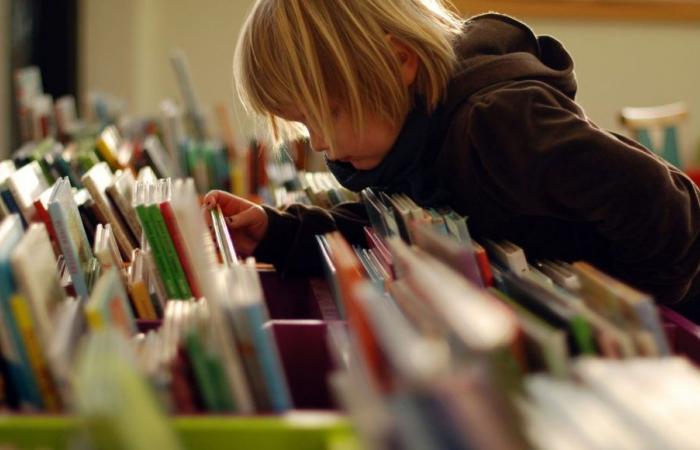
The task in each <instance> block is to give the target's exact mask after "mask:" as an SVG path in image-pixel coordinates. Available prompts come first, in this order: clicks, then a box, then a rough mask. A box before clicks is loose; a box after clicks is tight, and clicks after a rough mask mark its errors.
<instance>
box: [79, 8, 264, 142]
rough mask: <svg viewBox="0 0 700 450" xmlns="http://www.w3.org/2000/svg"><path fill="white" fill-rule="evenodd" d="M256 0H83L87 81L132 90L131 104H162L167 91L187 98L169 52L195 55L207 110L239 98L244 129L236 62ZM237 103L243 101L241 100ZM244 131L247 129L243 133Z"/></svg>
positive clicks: (86, 86)
mask: <svg viewBox="0 0 700 450" xmlns="http://www.w3.org/2000/svg"><path fill="white" fill-rule="evenodd" d="M251 4H252V1H251V0H233V1H229V0H174V1H168V0H119V1H116V0H114V1H112V0H81V20H80V23H81V24H82V26H83V30H84V33H83V36H82V38H81V45H82V55H81V56H82V58H81V61H82V64H81V69H80V73H81V83H80V84H81V89H82V91H83V92H88V91H89V90H100V91H106V92H110V93H114V94H116V95H119V96H121V97H124V98H125V99H126V100H127V102H128V106H127V108H128V110H129V111H130V112H133V113H137V114H144V113H154V112H157V108H158V104H159V102H160V101H161V100H162V99H164V98H167V97H171V98H175V99H176V100H178V101H179V102H180V101H181V98H182V97H181V95H180V92H179V90H178V88H177V85H176V81H175V75H174V72H173V70H172V67H171V64H170V60H169V55H170V52H171V50H172V49H174V48H176V47H179V48H181V49H182V50H183V51H184V52H185V54H186V55H187V58H188V61H189V65H190V69H191V74H192V78H193V81H194V84H195V89H196V92H197V94H198V97H199V99H200V102H201V104H202V106H203V108H204V109H205V112H206V113H208V114H211V112H212V111H213V108H214V106H215V105H216V104H217V103H221V102H225V103H226V104H227V105H228V106H229V107H231V106H233V112H234V114H235V116H236V118H238V119H240V122H241V123H239V124H238V126H237V128H238V129H240V128H245V129H249V128H250V126H251V124H250V122H249V121H247V120H245V119H244V118H243V117H244V116H243V114H242V112H241V111H240V110H239V107H238V103H237V101H234V98H233V91H232V82H231V63H232V60H233V50H234V47H235V42H236V35H237V33H238V30H239V29H240V27H241V24H242V23H243V19H244V18H245V15H246V13H247V11H248V9H249V8H250V5H251ZM234 105H235V106H234ZM239 134H242V133H239Z"/></svg>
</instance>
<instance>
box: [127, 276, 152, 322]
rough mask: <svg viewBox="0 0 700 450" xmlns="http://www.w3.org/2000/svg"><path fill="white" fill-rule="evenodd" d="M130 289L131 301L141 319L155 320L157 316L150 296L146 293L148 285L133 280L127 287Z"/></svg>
mask: <svg viewBox="0 0 700 450" xmlns="http://www.w3.org/2000/svg"><path fill="white" fill-rule="evenodd" d="M129 290H130V291H131V301H132V303H133V304H134V307H135V308H136V312H137V313H138V315H139V317H140V318H141V319H147V320H155V319H157V318H158V316H157V315H156V311H155V309H154V308H153V303H152V302H151V297H150V295H148V287H146V283H144V282H143V281H135V282H134V283H132V284H131V286H130V287H129Z"/></svg>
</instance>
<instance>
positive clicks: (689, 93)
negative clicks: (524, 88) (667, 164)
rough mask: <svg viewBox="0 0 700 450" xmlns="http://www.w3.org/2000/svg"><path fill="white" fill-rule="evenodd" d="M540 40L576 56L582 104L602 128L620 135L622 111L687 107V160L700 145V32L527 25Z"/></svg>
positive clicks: (678, 27) (681, 27)
mask: <svg viewBox="0 0 700 450" xmlns="http://www.w3.org/2000/svg"><path fill="white" fill-rule="evenodd" d="M528 23H529V24H530V26H531V27H533V29H534V30H535V32H537V33H538V34H551V35H553V36H556V37H557V38H558V39H559V40H561V41H562V42H563V43H564V45H565V46H566V48H567V49H568V50H569V51H570V52H571V53H572V55H573V56H574V61H575V65H576V66H575V67H576V74H577V77H578V81H579V96H578V100H579V103H581V104H582V105H583V107H584V108H585V109H586V111H587V113H588V115H589V116H590V117H591V118H592V119H593V120H594V121H596V122H598V124H600V125H602V126H604V127H606V128H611V129H617V130H619V129H620V128H619V125H618V124H617V122H616V114H617V112H618V111H619V109H620V107H622V106H651V105H659V104H664V103H672V102H675V101H679V100H682V101H685V102H686V103H687V104H688V106H689V108H690V113H691V115H690V118H689V120H688V121H687V122H686V124H685V125H684V126H683V127H682V128H681V140H682V144H683V151H684V152H685V154H684V156H685V157H686V158H692V157H694V156H695V155H694V153H696V152H697V151H698V145H699V141H700V56H699V55H700V26H698V24H678V23H675V24H673V23H614V22H598V23H596V22H574V21H566V22H564V21H551V20H546V21H545V20H528Z"/></svg>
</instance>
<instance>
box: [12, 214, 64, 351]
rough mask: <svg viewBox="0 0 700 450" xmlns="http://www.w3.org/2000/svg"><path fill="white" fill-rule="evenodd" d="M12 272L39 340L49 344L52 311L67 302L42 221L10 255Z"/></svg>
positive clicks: (29, 230) (28, 232)
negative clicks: (28, 309)
mask: <svg viewBox="0 0 700 450" xmlns="http://www.w3.org/2000/svg"><path fill="white" fill-rule="evenodd" d="M10 261H11V264H12V271H13V273H14V276H15V279H16V281H17V285H18V287H19V290H20V291H21V292H22V298H23V300H22V302H23V303H25V302H26V303H27V306H28V308H30V311H31V317H32V328H33V329H34V330H35V331H36V333H37V334H38V339H39V342H40V343H41V344H42V345H48V343H49V342H50V341H51V335H52V329H53V325H52V324H53V314H54V312H55V310H56V308H58V306H59V305H60V304H61V303H62V302H64V301H65V298H66V296H65V292H64V290H63V289H62V288H61V283H60V280H59V277H58V271H57V270H56V267H57V264H56V257H55V256H54V252H53V247H52V246H51V241H50V240H49V235H48V233H47V232H46V227H45V226H44V225H43V224H32V225H31V226H30V227H29V228H28V229H27V231H26V233H25V234H24V235H23V236H22V239H21V240H20V241H19V242H18V243H17V246H16V247H15V249H14V251H13V252H12V255H11V257H10Z"/></svg>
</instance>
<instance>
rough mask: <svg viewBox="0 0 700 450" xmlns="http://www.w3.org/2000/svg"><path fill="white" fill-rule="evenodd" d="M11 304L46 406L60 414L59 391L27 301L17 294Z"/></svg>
mask: <svg viewBox="0 0 700 450" xmlns="http://www.w3.org/2000/svg"><path fill="white" fill-rule="evenodd" d="M10 303H11V305H12V311H13V312H14V315H15V319H16V320H17V324H18V326H19V330H20V333H21V334H22V338H23V340H24V345H25V347H26V349H27V356H28V358H29V364H30V365H31V367H32V371H33V372H34V376H35V378H36V380H37V384H38V386H39V391H40V392H41V397H42V400H43V403H44V406H45V407H46V410H47V411H49V412H59V411H60V409H61V401H60V399H59V397H58V391H57V390H56V386H55V385H54V382H53V377H52V376H51V372H50V371H49V368H48V366H47V365H46V361H45V359H44V355H43V353H42V351H41V345H40V344H39V339H38V338H37V335H36V332H35V330H34V321H33V319H32V316H31V313H30V311H29V307H28V305H27V303H26V299H25V298H24V296H22V295H20V294H15V295H13V296H12V298H11V299H10Z"/></svg>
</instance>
